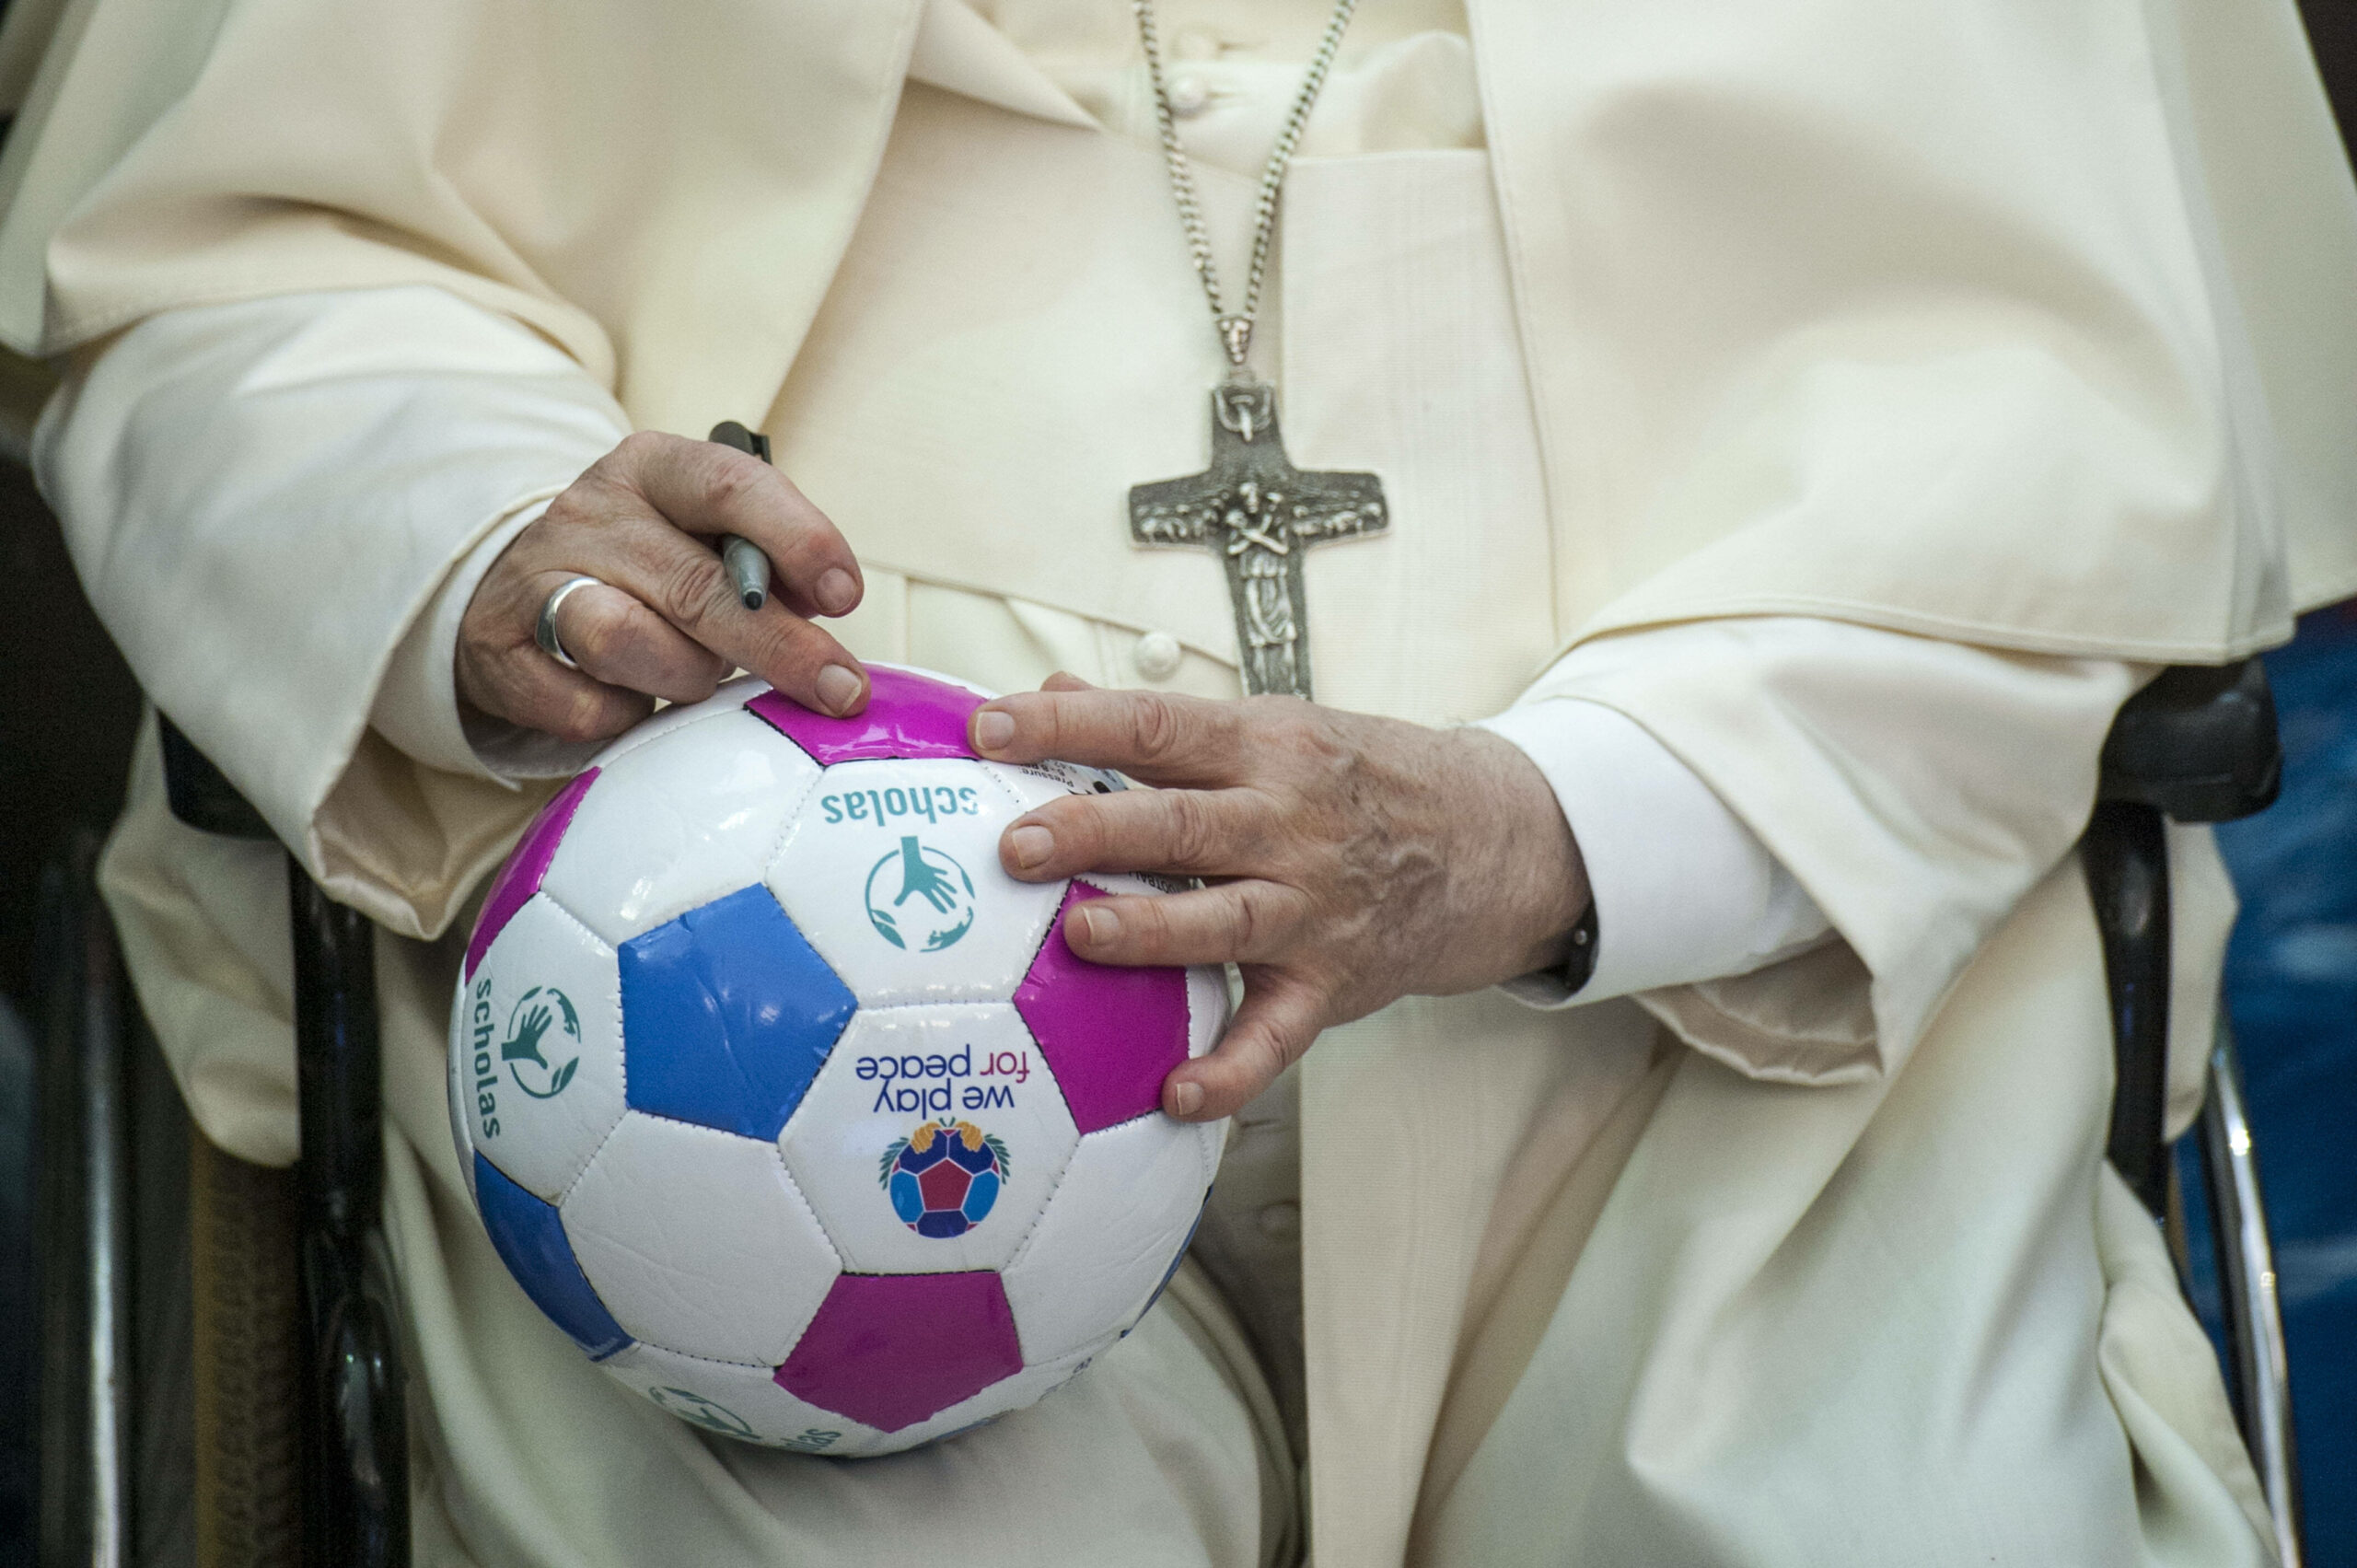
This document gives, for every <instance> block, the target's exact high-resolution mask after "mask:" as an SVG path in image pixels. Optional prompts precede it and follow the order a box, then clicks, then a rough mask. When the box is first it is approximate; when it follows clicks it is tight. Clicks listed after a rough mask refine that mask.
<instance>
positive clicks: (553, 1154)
mask: <svg viewBox="0 0 2357 1568" xmlns="http://www.w3.org/2000/svg"><path fill="white" fill-rule="evenodd" d="M454 1016H455V1020H456V1021H455V1023H454V1025H453V1028H452V1031H451V1046H452V1050H451V1055H452V1058H453V1060H452V1062H451V1064H450V1076H451V1086H452V1089H451V1092H452V1094H453V1096H454V1097H456V1098H458V1100H459V1106H460V1108H461V1109H462V1112H463V1115H464V1118H465V1121H466V1134H467V1135H466V1137H465V1139H464V1140H463V1141H462V1146H463V1145H464V1144H471V1145H472V1146H473V1147H474V1148H475V1149H476V1150H477V1151H479V1152H480V1153H481V1154H482V1156H483V1157H484V1158H485V1159H487V1160H489V1161H491V1163H492V1164H493V1165H495V1166H497V1167H499V1168H500V1169H501V1170H502V1171H505V1173H506V1174H507V1175H508V1176H509V1177H510V1178H511V1179H514V1180H515V1182H516V1184H517V1186H519V1187H522V1188H523V1189H524V1190H525V1191H528V1192H530V1193H532V1194H534V1195H535V1196H536V1197H540V1198H544V1199H546V1200H547V1201H548V1202H552V1203H553V1202H556V1201H557V1200H558V1199H560V1198H562V1197H563V1196H564V1192H565V1189H567V1188H568V1187H570V1186H572V1185H573V1181H574V1179H575V1177H577V1176H579V1175H580V1174H581V1168H582V1167H584V1166H585V1165H586V1164H588V1163H589V1156H591V1155H594V1154H596V1153H597V1152H598V1144H601V1143H603V1142H605V1139H606V1134H607V1133H609V1132H612V1131H613V1128H614V1123H615V1122H617V1121H621V1115H622V1025H621V975H620V972H619V971H618V970H617V969H616V968H615V964H614V950H613V949H612V948H611V947H607V946H606V944H604V943H603V942H600V941H599V940H598V938H597V936H596V935H594V934H593V933H591V932H590V930H589V929H588V928H587V927H586V926H585V925H583V924H582V923H580V922H579V921H577V920H575V919H574V918H573V917H572V916H571V915H570V914H567V913H566V912H564V911H563V910H561V909H559V908H558V907H557V906H556V905H555V904H554V903H553V902H552V901H551V900H549V899H548V897H547V896H546V895H544V894H535V895H533V896H532V898H530V899H529V900H527V901H526V902H525V904H524V907H523V908H521V909H519V910H517V912H516V914H515V917H514V918H513V919H511V920H509V921H508V923H507V924H506V926H505V928H504V929H502V930H501V932H500V933H499V936H498V939H497V940H495V941H493V943H492V945H491V947H490V950H489V951H487V952H485V953H484V954H483V958H482V964H481V966H480V967H478V968H477V969H476V970H475V976H474V979H473V980H472V981H470V982H468V983H467V984H466V985H465V986H463V987H461V988H460V990H459V1002H458V1007H457V1011H456V1014H455V1015H454ZM470 1168H471V1164H470Z"/></svg>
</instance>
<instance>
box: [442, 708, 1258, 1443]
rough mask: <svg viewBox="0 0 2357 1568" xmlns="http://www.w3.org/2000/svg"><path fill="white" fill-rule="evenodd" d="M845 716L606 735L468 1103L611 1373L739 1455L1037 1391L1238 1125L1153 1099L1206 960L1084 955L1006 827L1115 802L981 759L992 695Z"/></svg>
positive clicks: (887, 1427) (542, 1271)
mask: <svg viewBox="0 0 2357 1568" xmlns="http://www.w3.org/2000/svg"><path fill="white" fill-rule="evenodd" d="M870 668H871V671H872V678H873V687H872V697H871V700H870V702H869V704H868V707H867V710H866V711H865V713H863V714H860V715H859V716H857V717H855V718H850V719H836V718H830V717H827V716H824V715H822V714H815V713H812V712H810V711H809V710H808V709H806V708H803V707H801V706H799V705H797V704H795V703H793V702H790V701H789V700H787V699H786V698H784V696H782V695H780V694H779V693H777V692H775V691H772V690H770V688H769V687H767V686H766V685H764V684H762V683H761V682H760V681H756V680H739V681H736V682H733V683H731V684H730V685H728V686H726V687H725V688H723V689H722V690H721V691H720V692H719V693H718V694H717V695H715V696H714V697H713V698H712V699H711V700H710V701H709V702H705V703H697V704H696V705H694V706H692V707H683V708H672V709H668V710H666V711H665V712H663V713H661V714H657V715H656V717H655V718H653V719H651V720H649V721H648V722H647V723H645V724H643V725H641V726H638V727H637V728H636V729H634V730H633V731H632V732H631V733H630V734H628V735H626V736H624V737H622V738H621V739H620V740H617V741H616V742H615V743H614V744H613V745H612V746H610V747H609V748H608V749H606V750H605V752H604V753H603V754H601V755H600V756H599V757H598V760H597V761H595V762H594V763H592V764H591V765H590V766H589V767H588V768H587V769H586V770H584V771H583V772H582V773H581V774H580V775H579V776H578V777H576V778H575V779H574V780H573V781H572V782H571V783H570V784H566V785H565V787H564V788H563V790H562V791H560V792H559V793H558V795H557V796H556V797H555V798H554V799H553V800H552V801H551V802H550V803H549V805H548V807H546V808H545V809H544V810H542V811H541V813H540V816H539V817H538V818H536V819H534V821H533V822H532V824H531V826H530V827H529V828H528V829H527V830H526V831H525V833H524V836H523V838H522V840H521V841H520V842H518V843H517V846H516V850H515V853H514V854H512V855H510V856H509V858H508V861H507V864H506V865H505V866H504V867H503V868H502V869H501V871H500V872H499V875H498V876H497V877H496V878H495V879H494V880H493V884H492V887H491V889H490V891H489V892H488V894H487V895H486V896H485V899H484V901H483V906H482V915H481V916H480V918H479V919H478V920H477V922H476V924H475V929H474V934H473V936H472V938H471V940H470V942H469V943H468V945H467V954H466V960H465V965H464V970H463V975H462V980H461V983H460V986H459V994H458V997H457V1000H456V1003H455V1005H454V1008H453V1011H452V1015H451V1024H450V1111H451V1123H452V1132H453V1133H454V1134H455V1135H456V1137H457V1139H458V1144H459V1157H460V1160H461V1163H462V1164H463V1165H464V1167H466V1170H467V1173H468V1176H469V1179H470V1182H471V1183H472V1186H473V1191H474V1195H475V1202H476V1206H477V1207H478V1209H479V1210H480V1211H481V1213H482V1221H483V1225H484V1226H485V1228H486V1229H487V1230H488V1231H489V1232H490V1235H491V1239H492V1243H493V1246H494V1247H495V1248H496V1249H498V1251H499V1254H500V1256H501V1257H502V1258H503V1259H505V1260H506V1263H507V1267H508V1269H509V1271H510V1272H512V1273H513V1274H514V1275H515V1276H516V1281H517V1283H518V1284H519V1285H521V1286H522V1287H523V1289H524V1292H525V1294H526V1295H528V1296H530V1297H531V1299H532V1300H533V1301H534V1302H535V1303H536V1304H537V1305H538V1306H539V1307H540V1309H541V1311H542V1312H544V1313H546V1314H547V1316H548V1317H549V1318H550V1319H551V1321H552V1322H553V1323H554V1324H555V1325H556V1327H557V1328H558V1329H560V1330H563V1331H564V1332H565V1333H567V1334H569V1335H571V1336H572V1337H573V1339H574V1340H575V1342H577V1343H578V1344H579V1345H580V1346H581V1348H582V1350H583V1351H584V1352H585V1353H587V1354H588V1356H589V1357H590V1358H591V1359H592V1360H594V1361H596V1362H597V1363H598V1365H600V1366H602V1367H603V1368H604V1369H605V1370H606V1371H607V1372H608V1373H610V1374H611V1375H612V1376H614V1377H616V1378H618V1379H620V1380H621V1382H623V1383H625V1384H627V1385H629V1386H630V1387H631V1388H635V1389H637V1390H638V1391H639V1392H640V1393H642V1394H644V1395H645V1396H646V1397H647V1398H648V1399H650V1400H654V1401H655V1402H656V1404H658V1405H660V1406H662V1407H663V1408H664V1409H665V1410H667V1411H670V1412H671V1413H672V1414H673V1415H676V1416H678V1417H679V1419H680V1420H682V1421H687V1422H692V1423H695V1424H696V1425H698V1426H702V1427H704V1428H706V1429H708V1430H710V1431H713V1432H716V1433H722V1434H726V1435H728V1436H731V1437H735V1438H739V1439H742V1440H744V1441H746V1442H751V1443H761V1444H766V1445H769V1446H773V1447H780V1448H789V1449H795V1450H798V1451H802V1452H807V1453H816V1454H828V1455H836V1456H859V1455H869V1454H886V1453H892V1452H896V1451H898V1450H900V1449H904V1448H909V1447H913V1446H917V1445H919V1444H923V1443H928V1442H931V1441H933V1440H935V1439H936V1438H939V1437H943V1436H946V1435H948V1434H952V1433H956V1432H960V1431H963V1430H964V1429H966V1428H968V1427H970V1426H972V1425H975V1424H976V1423H981V1422H985V1421H989V1420H991V1419H992V1418H993V1417H995V1416H999V1415H1003V1414H1004V1413H1006V1412H1007V1411H1014V1410H1018V1409H1020V1408H1022V1407H1024V1406H1026V1405H1028V1404H1030V1403H1031V1402H1033V1401H1034V1400H1038V1399H1039V1398H1040V1397H1041V1396H1042V1395H1044V1394H1046V1393H1048V1392H1049V1391H1050V1390H1051V1389H1053V1388H1056V1387H1057V1386H1058V1385H1060V1384H1062V1383H1063V1382H1064V1381H1065V1380H1066V1379H1068V1378H1070V1377H1072V1376H1074V1375H1075V1374H1076V1373H1078V1372H1079V1371H1080V1370H1081V1369H1082V1368H1083V1367H1085V1366H1086V1365H1087V1364H1088V1362H1089V1360H1090V1358H1092V1357H1094V1356H1096V1355H1097V1354H1098V1353H1101V1352H1102V1351H1104V1350H1105V1348H1106V1347H1107V1346H1109V1345H1110V1344H1111V1343H1113V1342H1115V1341H1116V1340H1118V1339H1120V1337H1121V1336H1122V1335H1123V1334H1125V1333H1127V1332H1128V1331H1129V1330H1130V1329H1131V1327H1132V1325H1134V1324H1135V1323H1136V1322H1137V1320H1138V1318H1140V1317H1142V1316H1143V1315H1144V1312H1145V1311H1146V1309H1147V1308H1148V1307H1151V1306H1152V1305H1153V1303H1154V1300H1155V1296H1156V1295H1159V1294H1160V1292H1161V1289H1162V1286H1163V1285H1164V1283H1166V1282H1167V1280H1168V1278H1169V1276H1170V1272H1171V1271H1172V1270H1173V1269H1175V1268H1176V1267H1177V1266H1178V1260H1179V1257H1180V1255H1181V1254H1182V1253H1183V1252H1184V1250H1185V1249H1186V1245H1187V1241H1188V1238H1189V1237H1190V1235H1191V1234H1192V1233H1193V1229H1194V1225H1195V1221H1196V1219H1197V1217H1198V1216H1199V1215H1200V1214H1202V1205H1203V1199H1204V1196H1205V1194H1206V1192H1207V1191H1209V1189H1210V1185H1211V1180H1212V1176H1213V1168H1214V1166H1215V1165H1216V1162H1217V1159H1218V1156H1219V1149H1220V1136H1221V1131H1222V1129H1221V1128H1220V1127H1219V1126H1217V1125H1215V1124H1210V1125H1197V1126H1190V1125H1187V1124H1184V1123H1181V1122H1178V1121H1172V1120H1170V1119H1169V1118H1168V1117H1167V1116H1165V1115H1163V1114H1162V1112H1161V1111H1160V1109H1158V1106H1159V1103H1160V1096H1161V1086H1162V1080H1163V1078H1164V1077H1165V1076H1166V1075H1167V1074H1168V1073H1169V1071H1170V1070H1171V1069H1172V1068H1173V1067H1175V1066H1177V1065H1178V1064H1179V1063H1181V1062H1183V1061H1185V1060H1186V1059H1187V1058H1188V1057H1189V1056H1190V1055H1200V1054H1201V1053H1202V1052H1203V1051H1207V1050H1209V1049H1210V1048H1211V1045H1212V1043H1213V1041H1214V1040H1216V1039H1217V1037H1218V1034H1219V1031H1220V1028H1222V1026H1223V1025H1224V1024H1225V1020H1226V1012H1227V994H1226V990H1225V983H1224V981H1222V979H1221V977H1220V974H1219V972H1218V971H1217V970H1179V969H1117V968H1111V967H1107V966H1101V965H1097V964H1090V963H1086V962H1084V961H1083V960H1081V959H1080V958H1077V957H1076V956H1074V953H1073V951H1072V949H1071V948H1070V947H1066V946H1065V944H1064V940H1063V937H1062V933H1061V916H1062V912H1063V911H1064V910H1066V909H1068V908H1069V907H1070V906H1071V905H1072V904H1073V903H1074V901H1075V900H1083V899H1090V898H1097V897H1101V896H1103V895H1104V894H1106V893H1112V892H1123V893H1144V892H1155V891H1163V890H1167V889H1161V888H1159V887H1157V886H1152V885H1149V884H1148V883H1147V882H1146V881H1144V880H1143V879H1141V878H1138V877H1111V876H1106V877H1099V876H1095V875H1091V876H1087V877H1078V878H1075V879H1074V880H1072V881H1070V882H1063V883H1053V884H1030V883H1020V882H1016V881H1015V880H1014V879H1013V878H1011V877H1007V876H1006V875H1005V873H1004V872H1003V871H1002V870H1001V869H1000V868H999V860H998V839H999V835H1000V834H1001V833H1002V832H1003V831H1004V830H1005V828H1006V826H1007V824H1008V823H1010V822H1011V821H1013V820H1014V819H1015V818H1016V817H1017V816H1019V815H1021V814H1022V813H1023V812H1025V811H1028V810H1029V809H1031V808H1032V807H1036V806H1039V805H1040V804H1042V803H1043V802H1046V801H1048V800H1051V799H1054V798H1056V797H1058V796H1063V795H1069V794H1087V793H1092V792H1104V791H1109V790H1113V789H1118V788H1120V787H1121V786H1120V782H1119V781H1118V780H1116V779H1114V778H1112V777H1110V776H1109V775H1106V774H1103V773H1099V772H1095V771H1093V770H1090V769H1086V768H1078V767H1070V766H1065V765H1062V764H1050V765H1046V766H1041V767H1033V768H1016V767H1009V766H1005V765H1004V764H1001V763H994V762H986V761H981V759H979V758H977V757H976V756H974V754H973V753H972V751H971V750H970V749H969V748H968V745H967V741H966V733H967V720H968V718H969V717H970V715H971V714H972V713H973V711H974V709H975V708H976V707H978V706H980V705H981V703H982V702H983V701H984V700H985V699H986V698H987V697H988V696H989V693H987V692H984V691H978V690H976V689H974V688H972V687H969V686H966V685H963V684H960V683H958V682H957V681H953V680H949V679H945V678H943V677H940V676H935V675H931V674H927V673H924V672H922V671H918V670H911V669H900V668H891V667H888V666H882V665H877V666H871V667H870Z"/></svg>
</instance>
